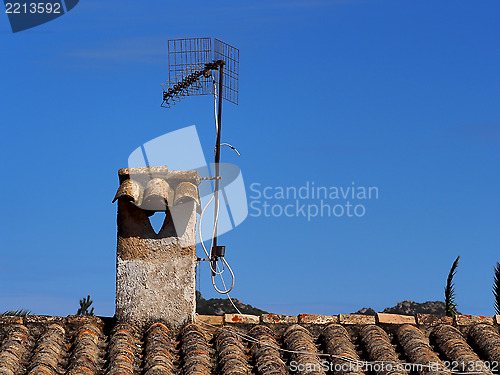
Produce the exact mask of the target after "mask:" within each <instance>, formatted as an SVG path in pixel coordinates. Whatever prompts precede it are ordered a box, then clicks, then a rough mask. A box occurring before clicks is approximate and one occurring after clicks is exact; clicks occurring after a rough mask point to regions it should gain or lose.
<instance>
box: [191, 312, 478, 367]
mask: <svg viewBox="0 0 500 375" xmlns="http://www.w3.org/2000/svg"><path fill="white" fill-rule="evenodd" d="M195 319H196V320H197V321H198V322H199V323H201V324H204V325H206V326H209V327H211V328H215V329H219V328H220V329H222V330H225V331H228V332H231V333H233V334H235V335H236V336H239V337H241V338H242V339H243V340H246V341H249V342H253V343H254V344H260V345H265V346H269V347H271V348H273V349H276V350H280V351H282V352H286V353H293V354H305V355H314V356H318V357H330V358H337V359H341V360H344V361H346V362H349V363H354V364H356V365H357V366H358V367H362V366H366V365H368V364H369V363H372V364H390V365H392V366H393V365H394V362H386V361H360V360H356V359H352V358H349V357H347V356H343V355H335V354H326V353H324V354H323V353H312V352H304V351H297V350H290V349H283V348H280V347H279V346H275V345H272V344H269V343H267V342H265V341H260V340H257V339H255V338H253V337H252V336H249V335H245V334H243V333H240V332H237V331H235V330H229V329H225V327H218V326H214V325H212V324H209V323H206V322H204V321H202V320H200V319H198V317H196V316H195ZM400 364H401V365H402V366H403V367H404V366H405V365H418V366H421V367H428V368H431V369H432V368H434V366H432V365H423V364H420V363H408V362H402V363H400ZM438 370H442V371H444V372H450V373H452V374H457V375H471V374H487V372H462V371H454V370H450V369H448V368H446V367H445V368H441V366H440V365H438Z"/></svg>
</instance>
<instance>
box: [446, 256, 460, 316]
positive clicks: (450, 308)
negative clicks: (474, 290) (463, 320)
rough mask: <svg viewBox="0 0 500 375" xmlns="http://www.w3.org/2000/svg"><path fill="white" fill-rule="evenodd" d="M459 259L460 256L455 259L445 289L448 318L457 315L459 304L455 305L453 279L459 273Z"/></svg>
mask: <svg viewBox="0 0 500 375" xmlns="http://www.w3.org/2000/svg"><path fill="white" fill-rule="evenodd" d="M459 259H460V255H459V256H457V259H455V261H454V262H453V265H452V266H451V269H450V273H449V274H448V279H447V280H446V287H445V288H444V303H445V314H446V316H453V315H457V304H456V303H455V284H453V277H454V276H455V273H456V272H457V267H458V260H459Z"/></svg>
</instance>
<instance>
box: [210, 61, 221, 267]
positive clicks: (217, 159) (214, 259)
mask: <svg viewBox="0 0 500 375" xmlns="http://www.w3.org/2000/svg"><path fill="white" fill-rule="evenodd" d="M218 63H219V64H220V65H219V98H218V99H219V103H218V108H217V141H216V143H215V191H214V198H215V207H214V241H213V246H212V254H211V255H212V256H211V258H212V276H215V272H214V271H215V269H216V267H217V255H216V254H217V253H216V248H217V221H218V211H219V210H218V208H219V162H220V134H221V123H222V88H223V84H224V61H218Z"/></svg>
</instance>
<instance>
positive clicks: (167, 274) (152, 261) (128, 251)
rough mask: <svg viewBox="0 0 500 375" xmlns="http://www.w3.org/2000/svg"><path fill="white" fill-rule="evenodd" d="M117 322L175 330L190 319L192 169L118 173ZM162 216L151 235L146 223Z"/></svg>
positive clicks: (195, 180)
mask: <svg viewBox="0 0 500 375" xmlns="http://www.w3.org/2000/svg"><path fill="white" fill-rule="evenodd" d="M118 176H119V180H120V187H119V188H118V191H117V193H116V196H115V198H114V200H113V202H115V201H118V219H117V224H118V242H117V254H116V318H117V320H118V321H120V322H129V323H133V324H134V325H139V326H143V325H145V324H149V323H152V322H163V323H165V324H166V325H168V326H169V327H170V328H171V329H173V330H174V331H178V330H179V329H181V328H182V327H183V326H184V325H185V324H187V323H190V322H192V321H193V319H194V314H195V308H196V296H195V288H196V280H195V275H196V213H197V211H198V212H199V209H200V203H199V202H200V200H199V194H198V185H199V184H200V182H201V179H200V176H199V175H198V173H197V172H196V171H169V170H168V168H167V167H166V166H164V167H144V168H126V169H120V170H119V171H118ZM160 211H164V212H165V221H164V223H163V226H162V228H161V229H160V231H159V232H158V233H156V232H155V231H154V229H153V227H152V225H151V223H150V221H149V217H150V216H151V215H153V214H154V213H155V212H160Z"/></svg>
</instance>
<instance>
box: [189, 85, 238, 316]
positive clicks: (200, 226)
mask: <svg viewBox="0 0 500 375" xmlns="http://www.w3.org/2000/svg"><path fill="white" fill-rule="evenodd" d="M213 85H214V114H215V128H216V131H217V132H218V131H219V127H218V118H217V85H216V83H215V80H213ZM231 147H232V146H231ZM236 152H237V153H238V155H239V152H238V151H236ZM214 197H215V191H214V193H213V194H212V197H211V198H210V200H209V201H208V202H207V204H206V205H205V207H203V209H202V211H201V214H200V222H199V224H198V235H199V237H200V243H201V246H202V248H203V251H204V252H205V254H206V256H207V258H209V259H210V258H211V255H210V254H209V252H208V250H207V248H206V247H205V244H204V243H203V235H202V229H201V228H202V222H203V215H204V214H205V211H206V209H207V208H208V206H209V205H210V203H212V201H213V199H214ZM218 220H219V201H218V200H217V204H216V207H215V218H214V230H213V232H212V244H211V248H212V249H213V246H214V239H215V230H216V228H217V222H218ZM221 260H222V271H221V270H220V267H219V265H218V264H217V262H216V263H215V268H216V269H215V270H214V269H213V266H212V262H211V261H209V263H210V271H212V272H211V281H212V286H213V287H214V289H215V291H216V292H217V293H220V294H226V295H227V297H228V299H229V301H230V302H231V304H232V305H233V307H234V308H235V309H236V311H237V312H238V313H239V314H241V311H240V310H239V309H238V307H237V306H236V305H235V303H234V302H233V300H232V299H231V297H230V296H229V292H230V291H231V290H232V289H233V287H234V283H235V276H234V272H233V270H232V268H231V266H230V265H229V263H228V262H227V261H226V259H225V258H221ZM226 267H227V269H228V270H229V273H230V274H231V286H230V287H229V288H227V286H226V283H225V281H224V278H223V277H222V273H223V272H224V270H225V268H226ZM216 275H219V276H220V278H221V281H222V285H223V286H224V290H220V289H219V288H218V287H217V284H216V283H215V276H216Z"/></svg>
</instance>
